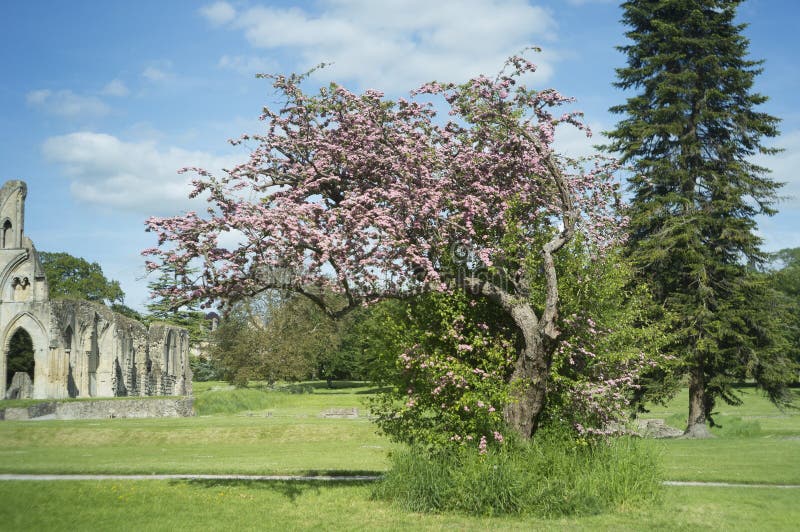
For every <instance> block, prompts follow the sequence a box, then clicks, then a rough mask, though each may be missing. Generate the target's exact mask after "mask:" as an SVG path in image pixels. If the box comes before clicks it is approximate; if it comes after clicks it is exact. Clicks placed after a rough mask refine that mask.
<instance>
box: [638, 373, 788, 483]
mask: <svg viewBox="0 0 800 532" xmlns="http://www.w3.org/2000/svg"><path fill="white" fill-rule="evenodd" d="M740 391H741V392H742V399H743V400H744V404H743V405H742V406H740V407H732V406H728V405H725V404H721V405H718V407H717V410H718V413H717V414H716V415H715V416H714V419H715V420H716V422H717V423H718V424H719V425H720V427H715V428H713V429H712V433H713V434H714V435H715V436H717V437H716V438H713V439H711V440H683V439H671V440H654V441H651V444H652V445H653V446H654V447H655V448H656V449H657V450H658V451H659V452H660V453H661V455H662V457H663V463H664V469H665V476H666V478H668V479H670V480H701V481H722V482H736V483H747V484H750V483H766V484H800V412H798V411H797V410H795V409H792V410H787V411H783V412H781V411H780V410H778V409H777V408H775V406H774V405H772V404H771V403H770V402H769V401H768V400H767V399H766V398H764V396H762V395H761V394H760V393H759V392H757V391H756V390H755V389H753V388H746V387H745V388H741V389H740ZM795 396H796V399H795V402H796V403H797V404H798V405H800V393H798V392H797V391H795ZM688 401H689V399H688V393H687V392H684V393H682V394H680V395H678V397H676V398H675V399H674V400H673V401H671V402H670V403H669V404H668V405H667V406H665V407H661V406H657V407H653V408H651V409H650V412H649V413H648V414H646V415H645V416H643V417H650V418H662V419H665V420H666V421H667V423H668V424H670V425H672V426H674V427H676V428H681V429H682V428H685V425H686V411H687V408H688V407H687V405H688ZM798 495H800V491H798Z"/></svg>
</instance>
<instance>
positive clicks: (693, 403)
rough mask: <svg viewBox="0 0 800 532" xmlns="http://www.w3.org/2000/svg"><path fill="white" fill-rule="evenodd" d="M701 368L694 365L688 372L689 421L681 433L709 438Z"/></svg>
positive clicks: (710, 435) (686, 435) (688, 436)
mask: <svg viewBox="0 0 800 532" xmlns="http://www.w3.org/2000/svg"><path fill="white" fill-rule="evenodd" d="M706 405H708V401H707V400H706V388H705V382H704V379H703V369H702V368H701V367H695V368H693V369H692V371H691V372H690V374H689V422H688V424H687V426H686V430H685V431H684V433H683V436H684V437H685V438H711V437H713V435H712V434H711V432H710V431H709V430H708V412H707V411H706V410H707V406H706Z"/></svg>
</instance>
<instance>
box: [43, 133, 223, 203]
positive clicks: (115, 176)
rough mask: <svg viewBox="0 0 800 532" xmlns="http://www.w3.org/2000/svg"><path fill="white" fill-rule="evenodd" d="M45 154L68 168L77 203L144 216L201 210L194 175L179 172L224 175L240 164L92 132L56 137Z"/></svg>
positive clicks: (179, 149) (67, 173) (44, 151)
mask: <svg viewBox="0 0 800 532" xmlns="http://www.w3.org/2000/svg"><path fill="white" fill-rule="evenodd" d="M42 151H43V153H44V156H45V158H46V159H48V160H49V161H51V162H53V163H56V164H57V165H59V166H61V167H62V168H63V171H64V174H65V175H66V176H67V177H68V178H69V179H70V180H71V187H70V189H71V192H72V194H73V195H74V196H75V197H76V198H77V199H79V200H81V201H84V202H86V203H91V204H95V205H98V206H102V207H108V208H112V209H125V210H129V211H135V212H139V213H142V214H143V215H145V216H149V215H164V214H177V213H179V212H181V211H184V210H187V209H191V208H194V209H197V208H201V207H202V206H201V205H199V203H198V200H194V201H192V200H189V199H188V194H189V192H190V190H191V186H190V182H191V180H192V179H193V177H194V176H193V175H190V174H182V175H181V174H178V173H177V171H178V169H180V168H183V167H186V166H200V167H204V168H206V169H208V170H209V171H212V172H219V171H220V170H221V169H222V168H230V167H232V166H233V165H234V164H235V162H236V161H234V160H233V159H232V158H231V157H219V156H214V155H212V154H209V153H204V152H200V151H188V150H184V149H181V148H176V147H169V146H166V147H162V146H159V145H157V144H156V143H155V142H152V141H140V142H126V141H123V140H120V139H119V138H117V137H115V136H112V135H108V134H104V133H94V132H90V131H83V132H77V133H70V134H68V135H62V136H57V137H51V138H49V139H47V140H46V141H45V143H44V145H43V150H42Z"/></svg>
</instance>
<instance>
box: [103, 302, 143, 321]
mask: <svg viewBox="0 0 800 532" xmlns="http://www.w3.org/2000/svg"><path fill="white" fill-rule="evenodd" d="M111 310H113V311H114V312H116V313H117V314H122V315H123V316H126V317H128V318H130V319H132V320H136V321H140V322H144V321H146V318H145V317H144V316H143V315H142V314H141V313H140V312H139V311H137V310H135V309H132V308H131V307H129V306H127V305H123V304H122V303H114V304H113V305H111Z"/></svg>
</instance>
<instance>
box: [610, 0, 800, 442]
mask: <svg viewBox="0 0 800 532" xmlns="http://www.w3.org/2000/svg"><path fill="white" fill-rule="evenodd" d="M740 3H741V1H740V0H631V1H628V2H624V3H623V4H622V8H623V19H622V21H623V23H624V24H625V25H626V26H628V28H629V31H628V32H627V33H626V36H627V37H628V38H629V39H630V41H631V42H630V44H627V45H625V46H621V47H619V50H620V51H622V52H623V53H624V54H625V55H626V56H627V66H626V67H624V68H620V69H617V78H618V81H617V82H616V83H615V85H616V86H617V87H619V88H621V89H624V90H626V91H629V92H630V93H631V95H630V97H628V98H627V101H626V102H625V103H624V104H622V105H618V106H615V107H612V108H611V111H612V112H613V113H617V114H620V115H622V118H621V120H620V121H619V123H618V124H617V126H616V128H615V129H614V130H613V131H611V132H609V133H608V135H609V138H610V139H611V142H610V144H609V145H608V146H607V148H608V149H611V150H613V151H615V152H617V153H619V154H621V158H622V160H623V162H626V163H628V164H630V165H631V166H632V167H633V168H634V171H635V176H634V177H632V178H631V180H630V192H631V193H632V200H631V210H630V216H631V239H630V247H629V250H630V255H631V257H632V259H633V261H634V264H635V265H636V266H637V268H638V271H639V272H640V274H641V276H642V279H643V280H644V281H646V282H647V283H648V284H650V287H651V290H652V292H653V294H654V295H655V297H656V300H657V301H658V302H659V303H660V304H661V305H663V306H664V307H665V308H667V309H668V310H669V311H670V314H671V315H674V316H677V319H676V322H675V323H672V324H671V329H672V332H673V333H674V335H673V337H674V338H675V342H674V344H673V345H672V352H673V353H674V354H675V355H676V356H678V357H679V358H680V360H681V362H682V365H681V367H682V369H683V370H684V371H685V373H687V374H688V375H689V384H690V399H689V403H690V404H689V420H688V427H687V435H690V436H697V437H702V436H705V435H708V426H707V423H709V424H713V420H712V419H711V414H712V410H713V407H714V402H715V400H717V399H718V398H722V399H723V400H725V401H726V402H728V403H732V404H736V403H737V402H738V398H737V396H736V394H735V390H734V388H733V387H732V384H733V383H735V382H736V381H740V380H741V379H744V378H752V379H755V381H756V382H757V384H758V385H759V386H760V387H761V388H762V389H763V390H765V391H766V392H767V393H768V394H769V396H770V398H771V399H772V400H773V401H776V402H780V401H783V400H784V398H785V397H787V394H786V393H785V390H786V387H785V385H786V383H788V382H789V381H790V380H791V379H792V378H793V372H792V371H791V362H790V360H789V359H788V358H787V357H786V356H785V355H784V347H785V340H784V338H783V337H782V332H781V331H780V320H778V319H776V318H775V313H776V312H777V310H778V309H774V308H773V306H774V302H773V300H772V299H771V297H770V291H769V288H768V286H767V285H766V283H765V282H764V278H763V276H758V275H754V272H753V267H754V266H755V265H758V264H760V263H761V262H762V261H764V259H765V254H764V253H763V252H762V251H761V249H760V246H761V243H762V242H761V239H760V238H759V237H758V236H757V234H756V233H755V230H756V221H755V216H756V215H759V214H767V215H771V214H774V213H775V206H774V205H775V201H776V199H777V192H778V190H779V188H780V186H781V185H780V183H778V182H776V181H773V180H772V179H771V178H770V176H769V171H768V170H767V169H766V168H764V167H761V166H758V165H756V164H755V163H753V161H752V159H753V156H754V155H757V154H770V153H774V152H775V151H776V150H775V149H772V148H768V147H766V146H764V144H763V143H762V142H763V140H764V139H765V138H768V137H775V136H776V135H777V134H778V129H777V125H778V121H779V120H778V119H777V118H775V117H773V116H770V115H769V114H767V113H764V112H761V111H759V110H757V108H758V106H759V105H760V104H762V103H764V102H765V101H766V99H767V98H766V97H765V96H762V95H761V94H758V93H756V92H754V91H753V82H754V79H755V77H756V76H757V75H758V74H759V73H760V72H761V64H762V61H753V60H750V59H748V58H747V54H748V45H749V41H748V40H747V38H745V37H744V36H743V35H742V31H743V29H744V28H745V25H743V24H737V23H736V22H735V21H734V18H735V15H736V9H737V7H738V5H739V4H740Z"/></svg>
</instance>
